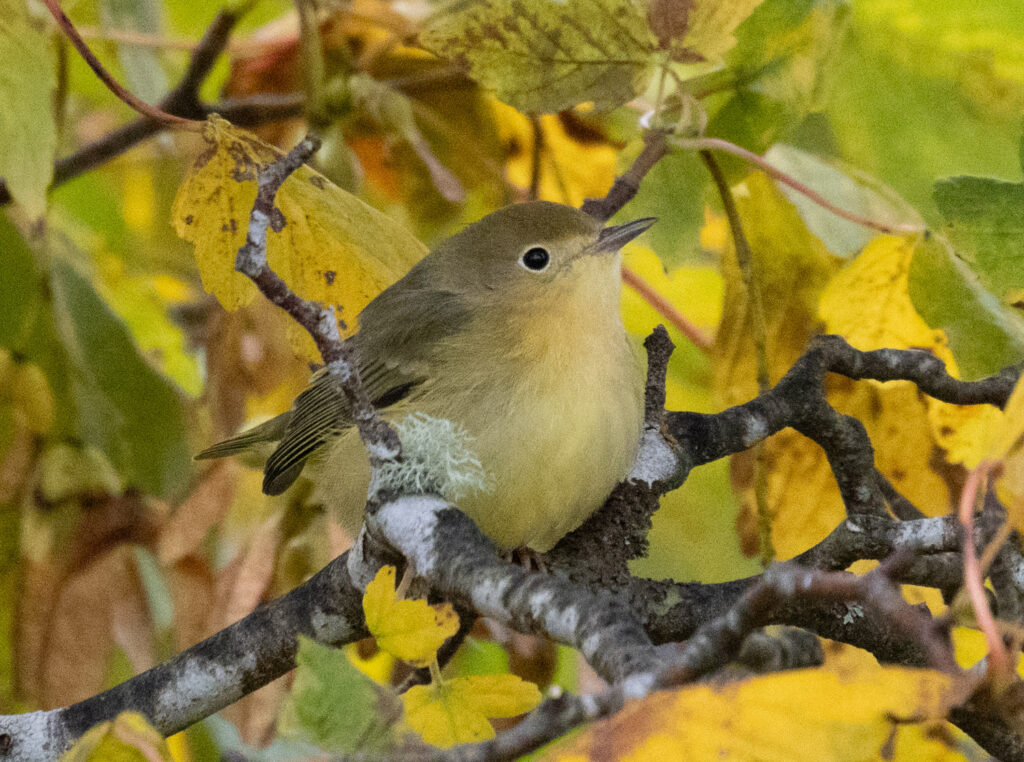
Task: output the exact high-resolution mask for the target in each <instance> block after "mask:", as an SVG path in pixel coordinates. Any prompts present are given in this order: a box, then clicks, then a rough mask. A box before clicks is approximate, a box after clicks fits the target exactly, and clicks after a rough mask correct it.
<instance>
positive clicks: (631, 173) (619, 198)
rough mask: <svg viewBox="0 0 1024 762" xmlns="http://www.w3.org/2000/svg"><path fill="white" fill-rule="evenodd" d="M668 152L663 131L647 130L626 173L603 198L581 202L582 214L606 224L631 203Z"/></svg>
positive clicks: (617, 179)
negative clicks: (642, 145)
mask: <svg viewBox="0 0 1024 762" xmlns="http://www.w3.org/2000/svg"><path fill="white" fill-rule="evenodd" d="M667 151H668V142H667V140H666V134H665V131H664V130H648V131H647V132H646V133H644V148H643V150H642V151H641V152H640V155H639V156H637V157H636V160H635V161H634V162H633V165H632V166H631V167H630V168H629V169H628V170H626V173H625V174H624V175H622V176H621V177H619V178H616V180H615V183H614V184H613V185H612V187H611V190H609V191H608V193H607V194H606V195H605V196H604V198H588V199H587V200H586V201H584V202H583V206H582V207H581V209H583V211H584V212H586V213H587V214H589V215H590V216H591V217H593V218H594V219H596V220H600V221H601V222H607V221H608V220H610V219H611V218H612V217H613V216H615V213H616V212H618V211H619V210H620V209H621V208H622V207H624V206H625V205H626V204H628V203H629V202H630V201H632V199H633V197H634V196H635V195H636V193H637V191H638V190H640V181H641V180H643V179H644V177H645V176H646V175H647V173H648V172H650V171H651V169H652V168H653V167H654V165H655V164H657V163H658V162H659V161H660V160H661V157H663V156H664V155H665V154H666V152H667Z"/></svg>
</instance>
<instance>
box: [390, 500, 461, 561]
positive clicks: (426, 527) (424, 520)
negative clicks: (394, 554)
mask: <svg viewBox="0 0 1024 762" xmlns="http://www.w3.org/2000/svg"><path fill="white" fill-rule="evenodd" d="M449 507H450V505H449V504H448V503H447V502H445V501H444V500H441V499H440V498H436V497H431V496H429V495H408V496H405V497H399V498H397V499H395V500H392V501H391V502H389V503H386V504H384V505H382V506H381V507H380V509H379V510H378V511H377V514H376V516H375V517H374V520H375V521H376V522H377V526H378V527H379V528H380V530H381V532H383V533H384V536H385V537H386V538H387V539H388V541H389V542H390V543H391V544H392V545H393V546H394V547H395V548H397V549H398V550H400V551H401V552H402V555H404V556H405V557H406V558H407V559H409V561H410V563H412V565H413V566H414V567H415V568H416V571H417V573H418V574H421V575H423V576H425V577H429V576H430V575H431V574H433V573H434V570H435V569H436V567H437V559H436V558H435V553H434V535H435V533H436V531H437V512H438V511H441V510H444V509H445V508H449Z"/></svg>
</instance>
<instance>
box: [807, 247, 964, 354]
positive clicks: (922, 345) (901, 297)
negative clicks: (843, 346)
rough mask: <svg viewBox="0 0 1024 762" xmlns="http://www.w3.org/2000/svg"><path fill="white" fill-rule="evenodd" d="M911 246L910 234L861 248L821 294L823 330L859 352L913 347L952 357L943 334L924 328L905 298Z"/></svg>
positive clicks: (918, 316) (820, 309) (908, 297)
mask: <svg viewBox="0 0 1024 762" xmlns="http://www.w3.org/2000/svg"><path fill="white" fill-rule="evenodd" d="M916 246H917V239H916V237H910V236H908V237H896V236H879V237H878V238H876V239H875V240H873V241H872V242H871V243H869V244H868V245H867V246H865V247H864V250H863V251H862V252H861V253H860V254H859V255H858V256H857V258H856V259H854V260H853V262H851V263H850V264H849V265H848V266H847V267H846V268H844V269H843V271H842V272H840V273H839V274H838V275H836V276H835V277H834V278H833V279H832V280H831V281H830V282H829V284H828V287H827V288H826V289H825V290H824V292H823V293H822V295H821V301H820V303H819V312H820V314H821V318H822V320H824V321H825V329H826V330H827V331H828V332H829V333H838V334H841V335H842V336H844V337H846V340H847V341H849V342H850V343H851V344H852V345H853V346H855V347H856V348H857V349H860V350H863V351H870V350H873V349H882V348H883V347H891V348H895V349H907V348H910V347H914V348H917V349H928V350H931V351H932V352H934V353H935V354H936V355H937V356H938V357H939V358H940V359H942V360H947V359H949V360H951V359H952V353H951V352H950V351H949V348H948V346H947V343H946V336H945V334H944V333H943V332H942V331H939V330H934V329H932V328H929V327H928V324H927V323H925V322H924V319H923V318H922V317H921V316H920V315H918V314H917V311H916V310H915V309H914V305H913V304H912V303H911V301H910V296H909V293H908V291H907V285H908V280H909V273H910V261H911V259H912V258H913V255H914V248H915V247H916Z"/></svg>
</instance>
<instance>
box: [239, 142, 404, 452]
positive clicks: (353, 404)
mask: <svg viewBox="0 0 1024 762" xmlns="http://www.w3.org/2000/svg"><path fill="white" fill-rule="evenodd" d="M319 147H320V139H319V138H317V137H315V136H312V135H311V136H307V137H306V138H305V139H304V140H302V141H301V142H300V143H299V144H298V145H296V146H295V147H294V148H293V149H292V150H291V151H289V152H288V153H287V154H286V155H285V156H282V157H281V158H280V159H278V160H277V161H275V162H272V163H271V164H269V165H268V166H267V167H265V168H264V169H262V170H261V171H260V175H259V181H258V190H257V192H256V200H255V202H254V203H253V207H252V213H251V215H250V217H249V231H248V234H247V236H246V240H245V244H243V245H242V247H241V248H240V249H239V250H238V256H237V258H236V260H235V269H236V270H238V271H239V272H241V273H244V274H245V275H247V276H248V277H249V279H250V280H252V281H253V283H255V284H256V287H257V288H259V290H260V292H261V293H262V294H263V295H264V296H265V297H267V299H269V300H270V301H271V302H273V303H274V304H276V305H277V306H278V307H280V308H281V309H283V310H284V311H285V312H287V313H288V314H289V315H290V316H291V317H292V318H293V319H294V320H295V322H296V323H298V324H299V325H301V326H302V327H303V328H304V329H306V331H307V332H308V333H309V335H310V336H311V337H312V338H313V341H314V342H315V343H316V348H317V350H318V351H319V352H320V356H321V357H323V359H324V363H325V364H326V366H327V371H328V372H329V373H330V374H331V376H332V377H333V378H334V379H335V380H336V381H337V383H338V386H339V387H340V388H341V390H342V392H343V393H344V395H345V399H346V401H347V402H348V404H349V409H350V410H351V411H352V421H353V423H354V424H355V426H356V428H357V429H358V430H359V436H360V437H362V440H363V444H365V445H366V449H367V452H368V453H369V455H370V465H371V467H373V468H376V467H377V466H378V465H379V464H380V463H382V462H384V461H386V460H390V459H393V458H396V457H397V456H398V455H399V454H400V453H401V443H400V442H399V441H398V435H397V434H396V433H395V431H394V429H392V428H391V427H390V426H388V425H387V424H386V423H385V422H384V419H382V418H381V417H380V416H379V415H378V414H377V411H376V410H374V408H373V404H372V403H371V402H370V398H369V396H368V395H367V394H366V391H365V390H364V389H363V385H362V382H361V381H360V379H359V365H358V362H357V361H356V358H355V356H354V355H353V351H352V348H351V345H350V344H347V343H346V342H344V341H342V340H341V331H340V329H339V326H338V317H337V315H336V314H335V310H334V307H333V306H330V305H322V304H316V303H314V302H310V301H307V300H305V299H303V298H301V297H299V296H298V295H297V294H296V293H295V292H294V291H292V290H291V288H290V287H289V286H288V284H287V283H285V282H284V280H283V279H282V278H281V277H280V276H279V275H278V274H277V273H275V272H274V271H273V270H271V269H270V265H268V264H267V231H268V229H273V230H274V231H275V232H279V231H281V230H282V229H283V228H284V226H285V225H286V224H288V223H287V220H285V219H284V215H282V214H281V211H280V210H279V209H278V208H277V207H276V206H274V199H275V198H276V196H277V192H278V190H279V189H280V188H281V186H282V185H283V184H284V182H285V180H287V179H288V177H289V176H290V175H291V174H292V173H293V172H295V170H297V169H298V168H299V167H300V166H302V164H303V163H304V162H305V161H306V160H307V159H308V158H309V157H310V156H312V155H313V154H314V153H315V152H316V151H317V149H318V148H319Z"/></svg>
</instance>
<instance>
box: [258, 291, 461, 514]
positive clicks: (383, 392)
mask: <svg viewBox="0 0 1024 762" xmlns="http://www.w3.org/2000/svg"><path fill="white" fill-rule="evenodd" d="M389 305H390V306H391V307H398V308H399V309H394V310H392V309H388V307H389ZM410 305H415V306H414V307H413V308H412V309H409V306H410ZM403 306H404V307H406V308H405V309H401V307H403ZM393 316H400V317H399V318H398V319H396V318H395V317H393ZM465 320H466V315H465V309H464V307H463V304H462V300H460V299H459V298H458V297H457V296H456V295H455V294H453V293H450V292H447V291H433V292H424V291H420V292H419V293H417V294H412V293H411V292H410V291H404V292H401V291H400V292H398V293H389V292H388V291H385V292H384V293H382V294H381V295H380V296H379V297H378V298H377V299H375V300H374V301H373V302H371V304H370V305H368V306H367V308H366V309H365V310H364V311H363V313H362V314H361V315H360V330H359V333H357V334H356V335H355V336H353V337H352V339H350V341H352V343H353V349H354V351H355V355H356V359H357V361H358V364H359V375H360V379H361V380H362V383H363V388H364V389H365V390H366V393H367V396H368V397H369V398H370V400H371V401H372V402H373V404H374V406H375V407H377V408H378V409H384V408H387V407H389V406H390V405H394V404H395V403H396V402H398V401H400V400H402V399H405V398H406V397H408V396H409V395H410V394H412V393H413V391H414V390H415V389H416V387H418V386H419V385H420V384H422V383H423V382H424V381H425V380H426V379H427V368H428V367H429V361H430V348H431V347H433V346H434V344H435V343H436V341H437V340H438V339H440V338H442V337H444V336H447V335H450V334H452V333H455V332H457V331H458V330H460V329H461V327H462V326H463V325H464V324H465ZM351 425H352V411H351V408H350V407H349V404H348V400H346V398H345V394H344V392H343V391H342V389H341V387H340V385H339V384H338V382H337V381H336V380H335V379H334V377H333V376H332V375H331V374H330V373H328V372H327V371H326V370H321V371H319V372H318V373H317V374H316V375H315V376H314V377H313V380H312V382H311V384H310V386H309V387H308V388H306V389H305V390H304V391H303V392H302V394H300V395H299V396H298V397H297V398H296V399H295V403H294V405H293V406H292V410H291V418H290V419H289V421H288V426H287V428H286V430H285V432H284V436H283V437H282V438H281V442H280V444H279V445H278V446H277V449H276V450H274V452H273V453H272V454H271V456H270V457H269V458H268V459H267V463H266V466H265V468H264V476H263V491H264V492H265V493H267V494H268V495H279V494H281V493H282V492H284V491H285V490H286V489H287V488H288V487H289V486H290V485H291V484H292V482H294V481H295V479H297V478H298V476H299V474H300V473H301V471H302V466H303V464H304V463H305V461H306V459H307V458H308V457H309V456H310V455H311V454H312V453H313V452H315V451H316V450H317V449H319V448H320V447H321V446H322V445H323V444H324V443H326V442H327V441H329V440H330V439H332V438H333V437H334V436H335V435H337V434H338V433H339V432H341V431H343V430H344V429H345V428H347V427H349V426H351Z"/></svg>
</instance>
